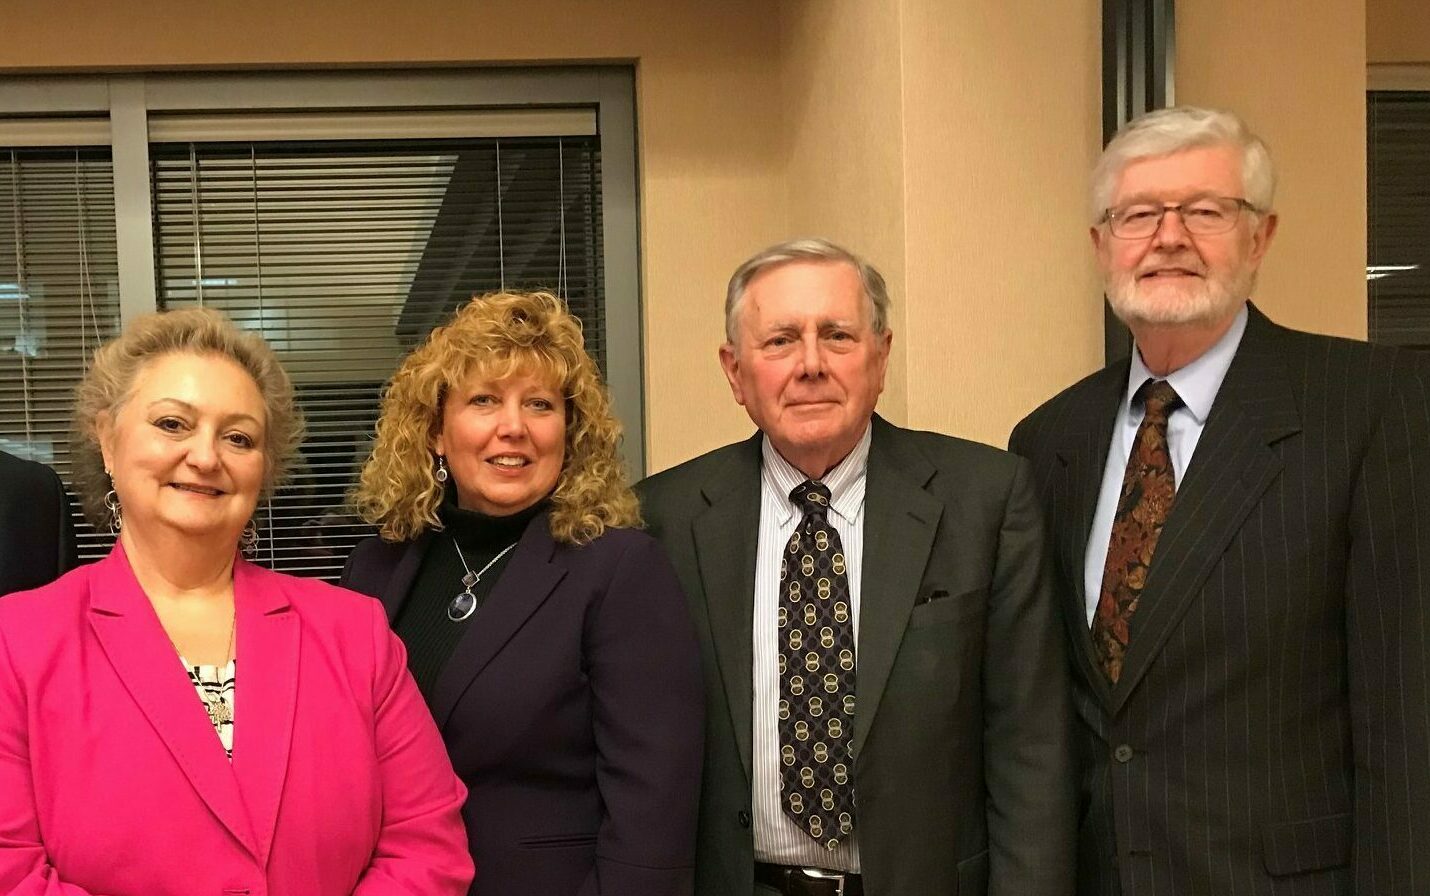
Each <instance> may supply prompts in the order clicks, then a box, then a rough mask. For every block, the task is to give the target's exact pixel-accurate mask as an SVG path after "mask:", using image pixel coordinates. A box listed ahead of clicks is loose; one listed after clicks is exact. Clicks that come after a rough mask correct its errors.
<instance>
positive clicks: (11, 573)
mask: <svg viewBox="0 0 1430 896" xmlns="http://www.w3.org/2000/svg"><path fill="white" fill-rule="evenodd" d="M78 562H79V561H78V559H77V556H76V553H75V539H74V524H73V522H72V521H71V520H70V509H69V500H68V498H67V497H66V495H65V487H64V485H63V484H61V482H60V477H58V476H56V475H55V472H54V471H53V470H51V469H50V468H49V467H47V466H45V465H44V464H38V463H35V462H34V461H28V460H22V459H21V458H18V457H16V456H14V455H13V454H6V453H5V452H3V451H0V594H9V593H10V592H12V591H24V590H27V589H29V588H38V587H40V586H41V585H47V584H49V583H50V582H52V581H54V580H55V579H57V578H59V577H60V575H61V574H63V573H65V572H68V571H69V570H71V569H73V568H74V566H75V565H76V564H77V563H78Z"/></svg>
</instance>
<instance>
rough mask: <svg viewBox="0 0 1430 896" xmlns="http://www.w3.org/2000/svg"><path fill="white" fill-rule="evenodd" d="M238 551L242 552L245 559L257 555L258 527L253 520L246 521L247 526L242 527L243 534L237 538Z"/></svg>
mask: <svg viewBox="0 0 1430 896" xmlns="http://www.w3.org/2000/svg"><path fill="white" fill-rule="evenodd" d="M238 549H239V550H240V551H243V556H245V557H250V558H251V557H255V556H257V554H258V527H257V526H256V525H254V523H253V520H249V521H248V525H246V526H244V527H243V532H242V533H241V534H240V535H239V536H238Z"/></svg>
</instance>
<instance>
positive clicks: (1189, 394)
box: [1123, 305, 1247, 426]
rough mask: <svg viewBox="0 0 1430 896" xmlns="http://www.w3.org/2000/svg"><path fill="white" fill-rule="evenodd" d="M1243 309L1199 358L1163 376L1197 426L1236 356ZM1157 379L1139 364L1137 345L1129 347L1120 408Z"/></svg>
mask: <svg viewBox="0 0 1430 896" xmlns="http://www.w3.org/2000/svg"><path fill="white" fill-rule="evenodd" d="M1246 316H1247V312H1246V306H1245V305H1242V306H1241V310H1240V311H1238V312H1237V314H1236V317H1235V318H1234V319H1233V320H1232V322H1231V326H1230V327H1227V330H1226V332H1225V333H1223V334H1222V335H1221V338H1220V339H1218V340H1217V341H1216V343H1215V344H1214V345H1213V346H1212V347H1211V348H1209V349H1207V350H1206V351H1205V352H1203V353H1202V355H1201V357H1199V358H1197V359H1196V360H1195V361H1193V362H1192V363H1190V364H1188V365H1186V366H1185V367H1179V368H1177V369H1176V370H1174V371H1172V372H1171V373H1170V374H1168V375H1167V377H1166V379H1167V382H1169V383H1171V384H1172V388H1173V389H1175V390H1177V396H1178V397H1179V398H1181V399H1182V404H1183V405H1184V406H1185V407H1186V409H1187V410H1188V411H1189V412H1191V415H1192V416H1193V417H1195V418H1196V421H1197V423H1198V424H1199V425H1202V426H1205V425H1206V422H1207V415H1208V414H1210V413H1211V410H1212V402H1213V401H1215V400H1216V394H1217V392H1218V391H1220V390H1221V381H1222V380H1224V379H1226V372H1227V370H1228V369H1230V367H1231V361H1232V359H1233V358H1235V357H1236V349H1237V346H1239V345H1240V344H1241V336H1242V334H1243V333H1245V332H1246ZM1155 379H1161V377H1158V376H1156V375H1155V374H1153V373H1152V371H1150V370H1148V369H1147V365H1146V364H1143V363H1142V353H1141V352H1139V351H1138V350H1137V346H1135V345H1134V346H1133V347H1132V368H1131V370H1129V371H1128V373H1127V392H1126V394H1125V395H1124V396H1123V406H1124V407H1130V406H1131V403H1132V396H1133V395H1134V394H1136V392H1137V390H1138V389H1139V388H1141V386H1142V384H1143V383H1145V382H1147V380H1155Z"/></svg>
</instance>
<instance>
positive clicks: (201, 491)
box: [169, 482, 223, 498]
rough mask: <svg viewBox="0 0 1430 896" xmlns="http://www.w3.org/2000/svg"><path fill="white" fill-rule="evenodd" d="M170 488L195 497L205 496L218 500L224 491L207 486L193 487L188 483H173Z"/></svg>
mask: <svg viewBox="0 0 1430 896" xmlns="http://www.w3.org/2000/svg"><path fill="white" fill-rule="evenodd" d="M169 488H173V489H178V490H179V491H181V492H188V493H190V494H193V495H204V496H206V497H209V498H217V497H218V496H219V495H222V494H223V491H222V490H220V489H216V488H211V487H210V486H207V485H193V484H190V483H187V482H171V483H169Z"/></svg>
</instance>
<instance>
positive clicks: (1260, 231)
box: [1251, 212, 1281, 264]
mask: <svg viewBox="0 0 1430 896" xmlns="http://www.w3.org/2000/svg"><path fill="white" fill-rule="evenodd" d="M1280 221H1281V218H1280V216H1278V215H1277V214H1276V213H1275V212H1267V213H1265V214H1264V215H1262V216H1261V220H1260V221H1259V222H1257V225H1256V229H1255V230H1253V231H1252V232H1251V260H1252V261H1253V262H1256V263H1258V264H1259V263H1260V262H1261V258H1262V256H1264V255H1265V254H1266V250H1267V249H1269V248H1271V239H1272V237H1274V236H1276V225H1277V224H1278V223H1280Z"/></svg>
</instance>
